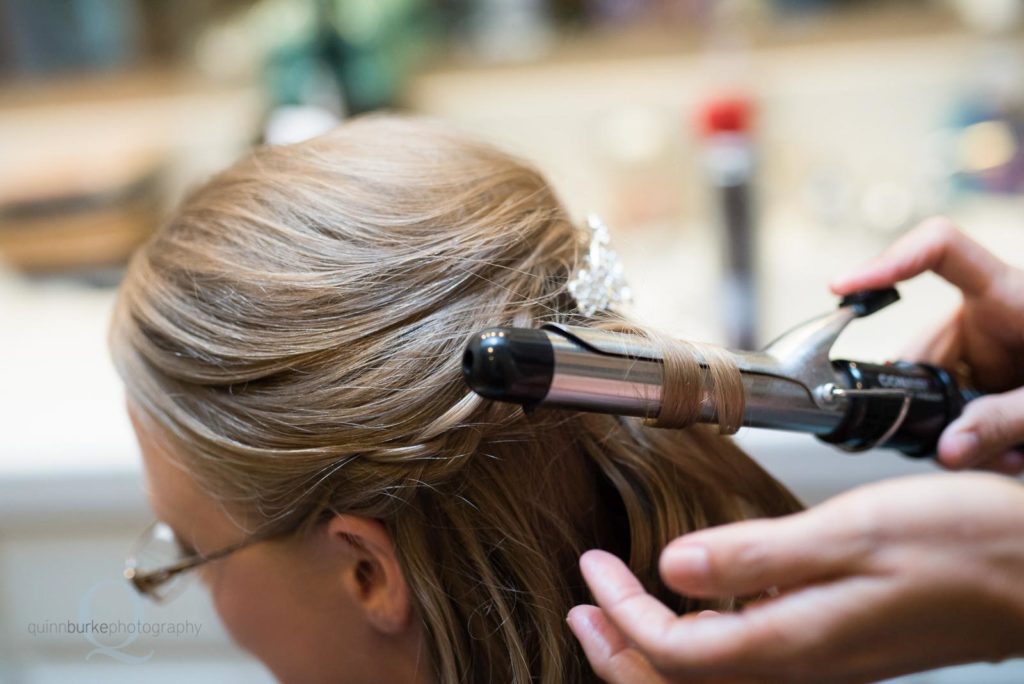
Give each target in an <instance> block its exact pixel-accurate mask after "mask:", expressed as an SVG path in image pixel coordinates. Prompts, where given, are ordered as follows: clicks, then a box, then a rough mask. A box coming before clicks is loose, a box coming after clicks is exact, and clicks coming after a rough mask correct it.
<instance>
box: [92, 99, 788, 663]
mask: <svg viewBox="0 0 1024 684" xmlns="http://www.w3.org/2000/svg"><path fill="white" fill-rule="evenodd" d="M579 240H580V237H579V234H578V232H577V231H576V230H575V229H574V227H573V225H572V223H571V222H570V221H569V219H568V217H567V216H566V213H565V211H564V210H563V208H562V207H561V205H560V204H559V202H558V200H557V199H556V197H555V196H554V194H553V193H552V191H551V189H550V188H549V187H548V185H547V184H546V183H545V181H544V180H543V178H542V177H541V176H540V175H539V174H537V173H536V172H535V171H533V170H532V169H530V168H529V167H528V166H526V165H524V164H522V163H520V162H518V161H516V160H515V159H513V158H511V157H509V156H507V155H505V154H503V153H501V152H499V151H497V150H495V149H493V148H491V147H489V146H487V145H484V144H480V143H476V142H473V141H471V140H467V139H465V138H463V137H461V136H458V135H455V134H453V133H451V132H450V131H448V130H446V129H445V128H443V127H440V126H437V125H433V124H429V123H425V122H422V121H418V120H409V119H399V118H372V119H364V120H361V121H357V122H353V123H349V124H346V125H344V126H342V127H341V128H339V129H337V130H336V131H335V132H333V133H331V134H329V135H326V136H323V137H320V138H317V139H314V140H312V141H309V142H306V143H301V144H298V145H292V146H286V147H266V148H261V149H259V150H257V151H255V152H254V153H253V154H252V155H251V156H249V157H248V158H246V159H245V160H243V161H241V162H239V163H238V164H236V165H235V166H234V167H232V168H231V169H229V170H227V171H225V172H224V173H222V174H220V175H219V176H217V177H216V178H214V179H213V180H212V181H211V182H210V183H208V184H207V185H206V186H204V187H203V188H200V189H199V190H198V191H197V192H196V193H194V194H193V195H192V196H191V197H190V198H189V199H188V200H187V201H186V202H185V203H184V205H183V206H182V207H181V208H180V210H179V211H178V212H177V213H176V214H175V215H174V216H173V217H172V218H171V219H170V220H169V221H168V222H167V223H166V224H165V225H164V226H163V227H162V228H161V229H160V230H159V231H158V232H157V234H156V235H155V236H154V237H153V239H152V240H150V241H149V242H148V243H147V244H146V245H145V246H144V247H143V248H142V249H141V250H140V252H139V253H138V254H137V255H136V257H135V258H134V259H133V261H132V263H131V266H130V268H129V272H128V275H127V277H126V280H125V282H124V285H123V287H122V291H121V295H120V298H119V302H118V306H117V309H116V312H115V318H114V322H113V326H112V334H111V340H112V347H113V350H114V357H115V360H116V363H117V366H118V368H119V370H120V372H121V375H122V377H123V378H124V379H125V382H126V385H127V388H128V397H129V403H130V406H131V407H132V413H133V418H134V420H135V421H136V424H137V427H138V429H139V432H140V441H141V442H142V444H143V448H144V453H145V454H146V456H145V458H146V465H147V472H148V475H149V479H150V483H151V489H152V491H153V499H154V505H155V506H157V508H158V509H159V510H158V513H160V514H163V515H165V516H166V517H172V516H178V519H179V521H180V523H179V525H182V526H187V527H190V528H192V529H191V530H183V529H180V527H179V529H178V531H179V532H180V533H182V534H183V535H187V534H189V533H193V534H195V535H196V536H197V537H198V536H199V535H200V534H203V535H206V538H205V539H203V540H202V541H197V542H196V543H197V544H201V545H202V546H203V547H204V548H202V549H200V550H201V551H211V550H213V549H212V548H205V547H207V546H212V545H214V544H218V543H222V542H223V543H232V542H233V541H237V538H238V537H239V536H241V535H243V533H244V532H245V531H253V530H256V529H262V528H263V527H266V526H277V525H280V526H294V525H297V524H299V523H301V522H306V523H308V524H307V525H306V526H305V527H304V528H303V531H302V533H301V534H298V535H294V536H293V537H291V538H287V539H283V540H279V541H273V542H269V543H267V544H263V545H257V546H255V547H252V548H250V549H245V550H243V551H241V552H239V554H237V556H238V557H231V558H228V559H225V560H224V561H223V562H219V565H218V567H212V568H210V569H209V570H208V571H207V579H208V583H209V584H210V585H211V588H212V591H213V595H214V599H215V601H216V603H217V605H218V609H219V610H220V612H221V614H222V616H223V617H224V619H225V622H226V624H227V626H228V627H229V629H230V630H231V631H232V632H233V634H234V635H235V636H236V638H238V639H239V641H240V642H241V643H242V644H243V645H245V646H247V647H248V648H250V649H251V650H253V651H254V652H255V653H256V654H257V655H258V656H259V657H261V658H262V659H264V660H265V661H266V662H267V663H268V664H269V665H270V666H271V668H272V669H274V670H275V672H276V673H277V674H278V675H279V676H280V677H281V678H282V679H284V680H285V681H288V682H298V681H318V680H317V677H319V676H322V677H323V680H324V681H395V676H396V675H395V672H397V671H398V670H394V671H388V670H387V669H386V668H384V667H383V666H382V669H380V670H377V671H376V672H374V671H371V670H367V669H365V668H361V667H360V665H359V663H360V662H361V661H360V660H359V658H360V657H362V656H366V655H367V653H369V652H370V650H371V649H378V650H379V653H382V654H383V653H393V654H394V658H393V659H390V660H388V661H387V662H388V663H389V664H390V665H394V666H395V667H396V668H398V667H399V666H400V665H401V666H402V667H406V669H409V668H413V669H415V668H416V667H419V668H420V669H421V671H422V673H423V674H424V676H425V678H426V679H437V680H443V681H452V682H454V681H482V680H490V679H493V680H495V681H511V680H515V681H526V680H528V679H530V678H537V679H539V680H542V681H550V682H554V681H566V680H570V681H571V680H574V679H575V680H579V679H582V678H584V676H589V675H584V672H585V671H586V670H585V665H583V664H582V663H581V657H580V655H579V654H578V653H577V651H576V650H575V646H574V645H573V640H572V638H571V636H570V635H569V633H568V631H567V629H566V628H565V622H564V618H565V612H566V611H567V610H568V608H569V607H570V605H571V604H572V603H573V602H579V601H581V600H583V599H585V593H584V591H583V588H582V583H581V581H580V579H579V576H578V572H577V571H576V565H575V562H576V558H577V556H578V554H579V553H580V552H581V551H582V550H585V549H586V548H590V547H594V546H601V547H604V548H607V549H609V550H612V551H614V552H617V553H619V554H620V555H621V556H623V557H624V558H627V559H628V560H629V562H630V564H631V566H632V567H633V568H634V570H635V571H636V572H637V573H638V574H639V576H640V577H641V578H642V579H645V580H647V581H648V584H649V585H650V588H651V589H652V590H654V591H659V590H661V589H662V588H661V587H660V585H659V584H658V580H657V575H656V554H657V550H658V548H660V546H661V545H663V544H664V543H665V542H667V541H668V539H670V538H671V537H673V536H676V535H678V534H680V533H682V532H685V531H687V530H689V529H693V528H695V527H703V526H706V525H708V524H713V523H718V522H725V521H727V520H731V519H736V518H738V517H742V515H743V514H744V512H745V511H748V510H749V511H755V512H761V513H779V512H783V511H786V510H790V508H791V507H792V505H793V503H792V500H791V499H790V498H788V496H787V495H786V494H785V493H784V492H783V490H781V488H779V487H778V486H777V485H775V483H774V482H773V481H772V480H771V479H770V478H768V477H767V476H766V475H765V474H764V473H763V472H762V471H760V470H759V469H758V468H756V466H754V465H753V464H752V463H751V462H750V461H749V460H748V459H746V457H744V456H743V455H742V454H740V453H739V452H737V451H736V450H735V449H734V448H733V447H732V446H731V445H730V444H729V443H728V442H727V441H726V440H724V438H719V437H718V436H716V435H713V434H711V433H710V432H708V431H706V430H702V429H693V430H688V431H684V432H673V433H668V432H659V431H654V430H650V429H645V428H643V427H641V426H639V425H638V424H636V423H635V422H632V421H626V420H622V419H618V418H614V417H609V416H580V415H573V414H568V413H562V412H548V413H544V414H541V413H537V414H534V415H531V416H529V417H526V416H524V415H523V414H522V412H521V411H520V410H519V409H518V408H517V407H512V406H508V405H501V404H492V403H488V402H484V401H483V400H481V399H479V398H478V397H476V396H475V395H473V394H471V393H470V392H469V391H468V390H467V389H466V388H465V386H464V384H463V381H462V379H461V369H460V363H461V351H462V348H463V346H464V344H465V342H466V340H467V339H468V337H469V336H470V334H471V333H473V332H474V331H476V330H478V329H480V328H482V327H486V326H489V325H520V326H534V325H538V324H540V323H543V322H547V321H560V322H570V323H582V322H584V320H583V319H582V318H581V317H580V315H579V314H578V313H576V312H575V311H574V304H573V300H572V298H571V297H570V296H569V294H568V292H567V289H566V283H567V280H568V278H569V274H570V273H571V271H572V268H573V266H574V264H575V261H576V258H577V255H578V253H579V250H580V244H579ZM598 322H600V323H601V324H602V325H608V326H615V325H620V324H621V325H624V323H623V322H620V321H617V319H615V318H614V317H613V316H611V315H604V316H603V318H602V320H601V321H594V320H590V321H589V323H590V324H595V323H598ZM211 517H213V518H216V519H217V521H218V522H217V523H212V522H206V520H208V519H209V518H211ZM184 518H189V520H188V521H184V520H183V519H184ZM215 531H216V534H214V532H215ZM232 535H233V536H234V538H233V539H229V538H228V537H231V536H232ZM215 537H216V538H215ZM264 554H276V555H274V556H273V559H271V558H270V557H264V556H263V555H264ZM247 559H248V560H249V561H251V563H250V564H249V565H245V563H246V562H247ZM214 565H217V564H214ZM243 566H244V568H245V569H244V571H243ZM297 567H301V568H303V570H301V571H296V568H297ZM232 569H234V570H235V571H236V572H232ZM229 574H230V575H231V577H233V578H235V579H234V580H232V581H228V575H229ZM332 578H334V579H332ZM335 580H337V581H335ZM251 604H259V605H260V607H259V608H254V607H253V605H251ZM403 606H404V608H403ZM254 621H256V622H258V623H259V624H256V625H255V626H254V624H253V622H254ZM332 630H333V631H332ZM324 631H326V632H327V634H325V633H323V632H324ZM300 633H301V635H302V637H303V639H302V640H303V641H305V642H307V645H306V646H305V647H299V646H295V645H293V644H292V643H290V640H294V641H299V639H296V638H295V637H296V636H297V635H298V634H300ZM310 640H312V642H313V643H312V644H310V643H308V642H309V641H310ZM303 648H306V649H312V652H309V651H304V650H303ZM328 652H329V654H330V655H329V656H328V655H325V653H328ZM410 653H411V654H413V656H409V654H410ZM399 654H405V656H408V658H407V660H408V662H406V661H403V660H402V657H401V656H400V655H399ZM346 663H347V665H346ZM410 663H411V665H410ZM403 671H405V670H403Z"/></svg>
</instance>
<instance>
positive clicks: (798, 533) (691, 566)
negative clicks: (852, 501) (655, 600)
mask: <svg viewBox="0 0 1024 684" xmlns="http://www.w3.org/2000/svg"><path fill="white" fill-rule="evenodd" d="M835 518H836V514H835V513H834V512H833V508H832V507H831V506H829V505H827V504H825V505H822V506H818V507H817V508H812V509H810V510H807V511H804V512H802V513H797V514H795V515H789V516H786V517H783V518H776V519H773V520H750V521H746V522H740V523H733V524H731V525H723V526H720V527H714V528H710V529H706V530H701V531H700V532H695V533H693V534H688V535H686V536H683V537H680V538H678V539H676V540H675V541H673V542H671V543H670V544H669V545H668V546H666V547H665V550H664V551H663V552H662V554H661V563H660V569H661V576H662V579H663V580H664V581H665V584H666V585H667V586H669V587H670V588H671V589H673V590H674V591H676V592H678V593H681V594H686V595H688V596H695V597H702V598H712V597H727V596H752V595H756V594H759V593H762V592H765V591H769V590H771V589H774V588H785V587H792V586H799V585H802V584H806V583H808V582H812V581H815V580H819V579H822V578H824V577H834V576H837V575H842V574H845V573H846V572H848V571H849V569H850V568H852V567H854V566H856V565H857V563H858V558H861V557H863V555H864V554H863V552H864V549H863V548H862V547H863V545H864V540H863V538H862V537H860V536H858V535H857V534H856V530H855V528H854V529H853V530H851V527H850V525H849V524H848V521H844V520H836V519H835Z"/></svg>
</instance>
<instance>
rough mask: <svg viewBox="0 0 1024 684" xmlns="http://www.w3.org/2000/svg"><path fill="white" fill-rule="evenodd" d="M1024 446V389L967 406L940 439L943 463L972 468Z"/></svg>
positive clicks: (940, 453)
mask: <svg viewBox="0 0 1024 684" xmlns="http://www.w3.org/2000/svg"><path fill="white" fill-rule="evenodd" d="M1022 443H1024V387H1021V388H1019V389H1015V390H1013V391H1011V392H1004V393H1003V394H989V395H987V396H984V397H979V398H978V399H975V400H974V401H972V402H970V403H968V404H967V406H965V407H964V411H963V414H962V415H961V416H960V417H959V418H957V419H956V420H955V421H953V422H952V423H950V424H949V426H948V427H947V428H946V430H945V431H944V432H943V433H942V436H941V437H940V438H939V445H938V455H939V461H941V462H942V464H943V465H945V466H947V467H949V468H970V467H972V466H977V465H980V464H982V463H986V462H989V461H993V460H995V459H996V458H998V457H1001V456H1003V455H1004V454H1006V453H1007V452H1010V451H1013V450H1014V449H1015V448H1016V447H1017V446H1018V445H1020V444H1022Z"/></svg>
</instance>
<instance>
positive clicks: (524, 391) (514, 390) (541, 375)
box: [462, 328, 555, 405]
mask: <svg viewBox="0 0 1024 684" xmlns="http://www.w3.org/2000/svg"><path fill="white" fill-rule="evenodd" d="M554 372H555V354H554V349H553V348H552V346H551V342H550V340H549V339H548V337H547V335H546V334H545V333H544V332H543V331H541V330H536V329H528V328H489V329H487V330H482V331H480V332H479V333H477V334H475V335H473V337H471V338H470V340H469V342H468V343H467V344H466V350H465V351H464V352H463V354H462V374H463V376H464V377H465V379H466V384H467V385H469V387H470V389H472V390H473V391H474V392H476V393H477V394H479V395H480V396H482V397H485V398H487V399H495V400H498V401H513V402H516V403H520V404H524V405H532V404H536V403H537V402H539V401H541V400H543V399H544V397H545V396H547V393H548V389H549V388H550V387H551V380H552V378H553V377H554Z"/></svg>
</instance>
